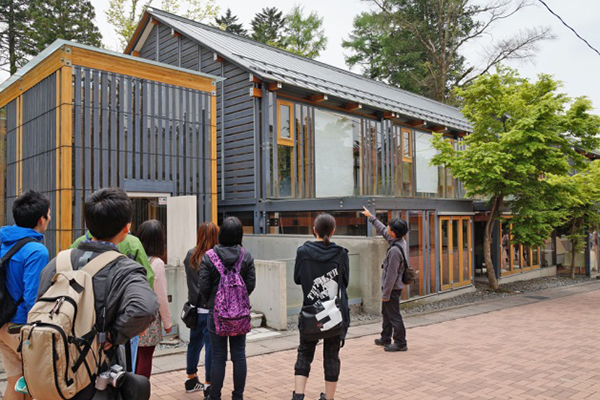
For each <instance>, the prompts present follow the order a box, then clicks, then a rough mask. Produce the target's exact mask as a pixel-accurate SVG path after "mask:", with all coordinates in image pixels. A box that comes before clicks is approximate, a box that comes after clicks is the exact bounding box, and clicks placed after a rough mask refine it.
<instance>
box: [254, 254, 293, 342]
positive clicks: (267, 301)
mask: <svg viewBox="0 0 600 400" xmlns="http://www.w3.org/2000/svg"><path fill="white" fill-rule="evenodd" d="M254 267H255V268H256V289H254V292H253V293H252V295H251V296H250V304H252V310H253V311H258V312H261V313H263V314H264V316H265V319H266V321H267V326H268V327H269V328H273V329H277V330H285V329H287V291H286V263H285V262H283V261H262V260H255V261H254Z"/></svg>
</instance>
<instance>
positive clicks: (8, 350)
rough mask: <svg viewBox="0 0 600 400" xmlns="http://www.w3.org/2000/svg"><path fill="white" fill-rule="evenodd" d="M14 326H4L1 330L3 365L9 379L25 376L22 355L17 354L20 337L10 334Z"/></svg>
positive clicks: (0, 344) (0, 348) (0, 342)
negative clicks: (9, 329) (10, 329)
mask: <svg viewBox="0 0 600 400" xmlns="http://www.w3.org/2000/svg"><path fill="white" fill-rule="evenodd" d="M12 325H14V324H12V323H8V324H4V326H3V327H2V328H1V329H0V354H2V364H4V370H5V371H6V376H7V377H9V378H12V377H14V376H21V375H23V366H22V365H21V354H19V353H17V347H19V340H20V335H19V334H18V333H15V334H14V335H11V334H10V333H8V328H9V327H10V326H12Z"/></svg>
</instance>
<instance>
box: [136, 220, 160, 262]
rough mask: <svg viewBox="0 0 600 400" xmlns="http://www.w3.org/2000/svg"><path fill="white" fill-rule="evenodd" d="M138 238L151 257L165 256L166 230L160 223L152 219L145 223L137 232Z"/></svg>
mask: <svg viewBox="0 0 600 400" xmlns="http://www.w3.org/2000/svg"><path fill="white" fill-rule="evenodd" d="M137 237H138V239H140V242H142V246H144V250H146V254H147V255H148V256H149V257H162V256H164V255H165V229H164V227H163V224H161V222H160V221H158V220H156V219H150V220H148V221H146V222H144V223H143V224H142V225H140V227H139V228H138V230H137Z"/></svg>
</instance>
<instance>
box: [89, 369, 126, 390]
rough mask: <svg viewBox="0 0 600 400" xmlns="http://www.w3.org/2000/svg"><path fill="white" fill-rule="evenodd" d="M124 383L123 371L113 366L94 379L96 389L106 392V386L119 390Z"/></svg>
mask: <svg viewBox="0 0 600 400" xmlns="http://www.w3.org/2000/svg"><path fill="white" fill-rule="evenodd" d="M123 382H125V370H124V369H123V367H121V366H120V365H113V366H112V367H110V369H109V370H108V371H104V372H102V373H101V374H100V375H98V377H97V378H96V389H97V390H106V388H107V387H108V385H111V386H113V387H115V388H119V387H121V386H122V385H123Z"/></svg>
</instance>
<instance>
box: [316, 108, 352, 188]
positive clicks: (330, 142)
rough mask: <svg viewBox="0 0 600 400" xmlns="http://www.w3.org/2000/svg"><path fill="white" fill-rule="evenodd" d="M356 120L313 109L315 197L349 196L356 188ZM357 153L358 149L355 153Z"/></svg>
mask: <svg viewBox="0 0 600 400" xmlns="http://www.w3.org/2000/svg"><path fill="white" fill-rule="evenodd" d="M359 133H360V120H358V119H356V118H352V117H348V116H344V115H340V114H336V113H333V112H329V111H323V110H315V166H316V174H315V175H316V177H315V178H316V179H315V180H316V182H315V183H316V197H338V196H353V195H354V194H356V193H357V191H358V189H359V183H360V182H359V178H360V175H359V174H356V173H355V171H356V169H355V168H356V167H355V166H356V164H357V160H356V159H355V157H356V155H357V154H356V153H357V152H356V148H355V146H360V144H359V140H360V135H359ZM359 152H360V150H359Z"/></svg>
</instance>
